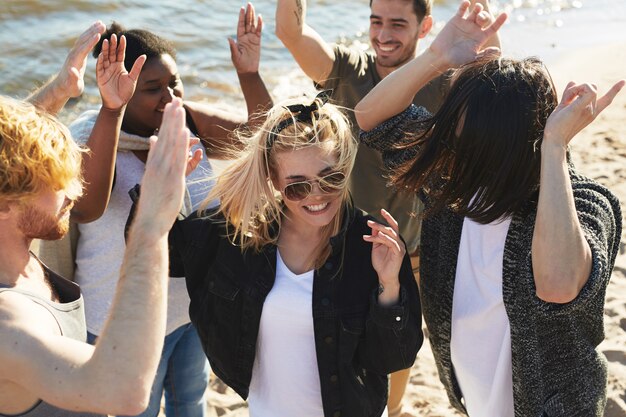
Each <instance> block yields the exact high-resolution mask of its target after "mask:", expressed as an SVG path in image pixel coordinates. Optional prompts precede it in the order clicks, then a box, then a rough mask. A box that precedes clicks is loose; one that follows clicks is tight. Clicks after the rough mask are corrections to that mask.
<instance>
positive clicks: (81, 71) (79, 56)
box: [55, 21, 106, 97]
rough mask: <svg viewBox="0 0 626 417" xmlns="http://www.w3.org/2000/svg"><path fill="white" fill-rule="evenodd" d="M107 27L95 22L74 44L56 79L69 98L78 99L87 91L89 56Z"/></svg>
mask: <svg viewBox="0 0 626 417" xmlns="http://www.w3.org/2000/svg"><path fill="white" fill-rule="evenodd" d="M105 30H106V26H105V25H104V23H102V22H101V21H97V22H94V23H93V24H92V25H91V26H89V28H88V29H87V30H86V31H84V32H83V33H82V34H81V35H80V36H79V37H78V39H77V40H76V42H75V43H74V46H73V47H72V49H71V50H70V52H69V54H68V55H67V58H65V62H64V63H63V67H61V71H59V74H58V75H57V77H56V79H55V83H56V85H57V88H58V89H59V91H62V92H63V93H64V94H66V95H67V97H78V96H79V95H81V94H82V93H83V90H84V89H85V81H84V79H83V77H84V75H85V68H86V66H87V56H88V55H89V52H90V51H91V50H92V49H93V47H94V46H96V44H97V43H98V41H99V40H100V35H102V34H103V33H104V31H105Z"/></svg>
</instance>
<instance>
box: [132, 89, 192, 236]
mask: <svg viewBox="0 0 626 417" xmlns="http://www.w3.org/2000/svg"><path fill="white" fill-rule="evenodd" d="M182 103H183V102H182V100H181V99H179V98H174V99H173V100H172V102H170V103H168V104H167V105H166V106H165V109H164V111H163V121H162V123H161V127H160V128H159V136H158V139H157V138H156V137H154V136H153V137H152V138H151V141H152V144H151V147H150V152H149V153H148V159H147V160H146V171H145V173H144V176H143V180H142V184H141V197H140V199H139V206H138V210H137V216H136V218H135V222H141V221H145V222H150V227H152V228H153V229H154V230H155V232H157V233H159V232H162V233H167V231H169V229H170V228H171V226H172V224H173V223H174V219H175V218H176V216H177V214H178V212H179V211H180V208H181V207H182V204H183V195H184V192H185V170H186V168H187V164H188V162H187V161H188V153H189V147H190V141H189V129H187V128H186V127H185V109H183V104H182Z"/></svg>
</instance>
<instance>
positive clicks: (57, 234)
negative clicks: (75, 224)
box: [18, 203, 73, 240]
mask: <svg viewBox="0 0 626 417" xmlns="http://www.w3.org/2000/svg"><path fill="white" fill-rule="evenodd" d="M72 206H73V204H71V203H70V204H68V205H66V206H65V207H64V208H63V209H62V210H61V211H60V212H59V214H58V215H57V216H52V215H50V214H48V213H46V212H44V211H42V210H40V209H38V208H36V207H32V206H26V207H24V209H23V210H22V213H21V216H20V219H19V222H18V227H19V228H20V230H21V231H22V233H23V234H24V236H25V237H27V238H28V239H42V240H59V239H61V238H62V237H63V236H65V235H66V234H67V232H68V230H69V228H70V216H66V215H65V214H66V213H67V212H68V211H69V210H70V209H71V208H72Z"/></svg>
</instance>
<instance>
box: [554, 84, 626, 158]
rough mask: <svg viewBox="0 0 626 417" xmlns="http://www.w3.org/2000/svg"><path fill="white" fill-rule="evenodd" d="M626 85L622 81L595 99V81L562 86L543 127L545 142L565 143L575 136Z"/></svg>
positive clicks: (565, 144)
mask: <svg viewBox="0 0 626 417" xmlns="http://www.w3.org/2000/svg"><path fill="white" fill-rule="evenodd" d="M625 84H626V81H625V80H621V81H619V82H617V83H615V84H614V85H613V87H611V89H610V90H609V91H608V92H607V93H606V94H605V95H603V96H602V97H600V98H597V94H598V92H597V87H596V86H595V84H576V83H574V82H572V81H570V82H569V83H568V84H567V86H566V87H565V91H564V92H563V97H562V99H561V102H560V103H559V105H558V106H557V107H556V108H555V109H554V111H553V112H552V114H551V115H550V117H548V120H547V122H546V127H545V129H544V136H543V141H544V144H547V143H552V144H556V145H560V146H567V144H568V143H569V142H570V141H571V140H572V138H573V137H574V136H576V134H577V133H578V132H580V131H581V130H582V129H584V128H585V127H586V126H587V125H589V124H590V123H591V122H593V121H594V120H595V118H596V117H597V116H598V115H599V114H600V113H602V111H603V110H604V109H606V108H607V107H608V106H609V105H610V104H611V102H612V101H613V99H614V98H615V96H616V95H617V93H619V91H620V90H621V89H622V88H623V87H624V85H625Z"/></svg>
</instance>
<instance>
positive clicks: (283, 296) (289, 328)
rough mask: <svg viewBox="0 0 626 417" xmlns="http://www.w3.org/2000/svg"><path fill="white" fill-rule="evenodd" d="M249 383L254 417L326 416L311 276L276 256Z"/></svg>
mask: <svg viewBox="0 0 626 417" xmlns="http://www.w3.org/2000/svg"><path fill="white" fill-rule="evenodd" d="M276 253H277V255H276V281H275V282H274V286H273V287H272V290H271V291H270V293H269V294H268V296H267V298H266V299H265V303H264V304H263V313H262V314H261V323H260V326H259V336H258V339H257V346H256V357H255V360H254V367H253V369H252V381H251V382H250V396H249V398H248V405H249V410H250V417H293V416H298V417H323V416H324V410H323V407H322V394H321V390H320V378H319V372H318V367H317V356H316V354H315V336H314V332H313V309H312V300H313V275H314V271H313V270H311V271H308V272H305V273H304V274H301V275H296V274H294V273H293V272H291V271H290V270H289V268H287V266H286V265H285V264H284V262H283V260H282V258H281V257H280V253H279V252H278V251H276Z"/></svg>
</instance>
